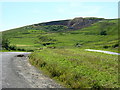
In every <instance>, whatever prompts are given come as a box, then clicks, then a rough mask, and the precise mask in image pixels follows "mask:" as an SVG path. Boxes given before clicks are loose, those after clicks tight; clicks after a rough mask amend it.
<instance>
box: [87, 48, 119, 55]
mask: <svg viewBox="0 0 120 90" xmlns="http://www.w3.org/2000/svg"><path fill="white" fill-rule="evenodd" d="M85 50H86V51H93V52H102V53H107V54H113V55H120V53H116V52H110V51H103V50H94V49H85Z"/></svg>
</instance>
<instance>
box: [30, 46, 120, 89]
mask: <svg viewBox="0 0 120 90" xmlns="http://www.w3.org/2000/svg"><path fill="white" fill-rule="evenodd" d="M30 63H31V64H32V65H34V66H36V67H37V68H39V69H42V70H43V71H45V72H47V74H48V73H49V75H50V77H51V78H53V79H55V80H58V81H60V82H61V83H62V84H63V85H64V86H66V87H69V88H98V87H100V88H114V87H118V86H119V85H118V69H117V68H118V56H117V55H107V54H103V53H95V52H88V51H84V50H83V49H75V48H74V49H54V50H51V49H45V50H42V51H36V52H34V53H32V54H31V55H30Z"/></svg>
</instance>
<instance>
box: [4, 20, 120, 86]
mask: <svg viewBox="0 0 120 90" xmlns="http://www.w3.org/2000/svg"><path fill="white" fill-rule="evenodd" d="M60 27H61V28H60ZM2 34H3V38H8V39H9V41H10V45H11V46H12V45H14V46H16V48H17V50H16V51H18V50H24V51H34V52H33V53H32V54H31V55H30V57H29V58H30V60H29V61H30V63H31V64H32V65H34V66H36V67H37V68H39V69H40V70H41V69H42V70H43V71H44V73H46V74H48V75H49V76H50V77H51V78H53V79H55V80H57V81H59V82H60V83H62V84H63V85H64V86H65V87H70V88H81V87H82V88H85V87H87V88H89V87H91V88H97V87H101V88H102V87H103V88H113V87H118V86H119V85H118V56H117V55H109V54H104V53H100V52H89V51H85V49H97V50H105V51H113V52H119V53H120V51H118V48H119V43H118V42H119V38H118V20H117V19H114V20H102V21H100V22H97V23H94V24H92V25H91V26H89V27H85V28H82V29H79V30H69V29H68V28H67V27H66V26H65V27H64V26H56V25H52V26H50V25H49V26H36V27H31V26H26V27H21V28H17V29H13V30H9V31H5V32H2ZM50 48H51V49H50ZM53 48H54V49H53ZM3 51H4V50H3Z"/></svg>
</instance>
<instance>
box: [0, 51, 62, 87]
mask: <svg viewBox="0 0 120 90" xmlns="http://www.w3.org/2000/svg"><path fill="white" fill-rule="evenodd" d="M21 54H22V55H24V56H23V57H17V55H21ZM28 54H29V53H23V52H2V53H1V56H2V59H0V61H1V63H2V64H0V66H1V67H2V83H0V85H1V84H2V88H62V86H61V85H59V84H57V83H56V82H55V81H54V80H52V79H50V78H49V77H47V76H45V75H43V73H42V72H41V71H39V70H37V69H36V68H35V67H33V66H32V65H30V64H29V62H28V58H27V56H28ZM0 73H1V70H0ZM0 79H1V78H0Z"/></svg>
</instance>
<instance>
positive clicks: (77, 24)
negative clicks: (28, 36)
mask: <svg viewBox="0 0 120 90" xmlns="http://www.w3.org/2000/svg"><path fill="white" fill-rule="evenodd" d="M100 20H103V18H95V17H90V18H82V17H78V18H74V19H72V20H60V21H51V22H46V23H39V24H34V26H40V25H65V26H68V28H69V29H73V30H77V29H81V28H84V27H86V26H90V25H91V24H93V23H95V22H97V21H100Z"/></svg>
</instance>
